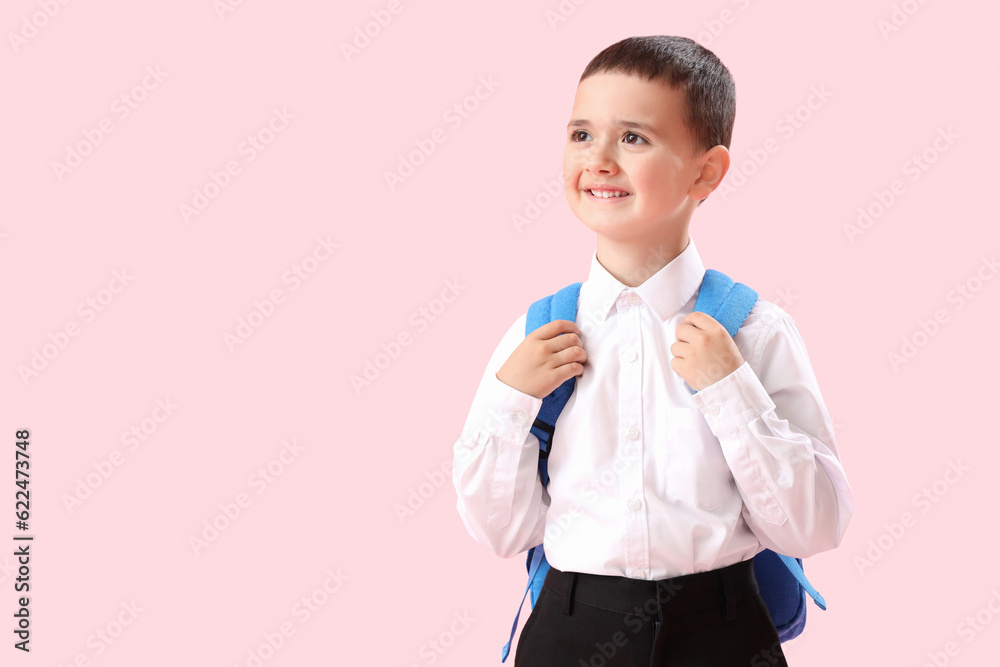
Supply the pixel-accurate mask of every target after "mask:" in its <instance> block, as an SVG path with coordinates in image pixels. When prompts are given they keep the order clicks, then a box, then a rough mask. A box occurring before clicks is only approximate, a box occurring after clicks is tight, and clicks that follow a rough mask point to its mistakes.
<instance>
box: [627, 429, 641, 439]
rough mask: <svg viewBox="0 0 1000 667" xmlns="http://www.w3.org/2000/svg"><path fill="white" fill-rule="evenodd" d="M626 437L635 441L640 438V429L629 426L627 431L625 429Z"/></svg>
mask: <svg viewBox="0 0 1000 667" xmlns="http://www.w3.org/2000/svg"><path fill="white" fill-rule="evenodd" d="M625 437H627V438H628V439H629V440H635V439H636V438H638V437H639V429H637V428H636V427H635V426H629V427H628V428H627V429H625Z"/></svg>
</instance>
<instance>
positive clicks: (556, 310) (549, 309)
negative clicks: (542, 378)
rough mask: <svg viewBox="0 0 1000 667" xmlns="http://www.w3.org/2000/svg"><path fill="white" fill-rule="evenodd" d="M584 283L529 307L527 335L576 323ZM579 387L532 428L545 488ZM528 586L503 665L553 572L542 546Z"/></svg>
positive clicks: (566, 385)
mask: <svg viewBox="0 0 1000 667" xmlns="http://www.w3.org/2000/svg"><path fill="white" fill-rule="evenodd" d="M582 285H583V283H582V282H579V283H573V284H572V285H567V286H566V287H563V288H562V289H561V290H559V291H558V292H556V293H555V294H550V295H548V296H544V297H542V298H541V299H538V300H537V301H535V302H534V303H532V304H531V306H530V307H529V308H528V316H527V318H526V320H525V323H524V335H525V336H527V335H528V334H530V333H531V332H532V331H534V330H535V329H537V328H539V327H541V326H544V325H546V324H548V323H549V322H551V321H552V320H569V321H570V322H576V313H577V307H578V305H579V298H580V287H581V286H582ZM574 387H576V376H574V377H571V378H569V379H568V380H566V381H565V382H563V383H562V384H561V385H559V386H558V387H556V389H555V391H553V392H552V393H551V394H549V395H548V396H546V397H545V398H543V399H542V406H541V407H540V408H539V410H538V417H536V418H535V422H534V424H532V426H531V433H533V434H534V435H535V437H536V438H538V475H539V477H541V480H542V486H543V487H547V486H548V485H549V461H548V457H549V451H550V449H551V447H552V434H553V433H555V426H556V420H557V419H559V413H560V412H562V409H563V408H564V407H566V403H567V401H569V397H570V394H572V393H573V389H574ZM525 565H526V567H527V568H528V586H527V588H525V590H524V595H522V596H521V604H519V605H518V606H517V614H516V615H515V616H514V624H513V625H512V626H511V628H510V637H509V638H508V639H507V643H506V644H504V646H503V648H502V649H501V651H500V662H506V661H507V656H508V655H509V654H510V645H511V642H513V641H514V633H515V632H516V631H517V624H518V622H519V621H520V619H521V609H522V608H523V607H524V600H525V598H526V597H528V593H531V606H532V608H534V606H535V601H536V600H537V599H538V594H539V593H541V590H542V586H543V584H544V583H545V576H546V575H547V574H548V573H549V563H548V561H547V560H546V559H545V549H544V548H543V546H542V545H541V544H539V545H538V546H535V547H532V548H530V549H528V555H527V562H526V563H525Z"/></svg>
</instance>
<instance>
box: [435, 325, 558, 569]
mask: <svg viewBox="0 0 1000 667" xmlns="http://www.w3.org/2000/svg"><path fill="white" fill-rule="evenodd" d="M526 319H527V314H524V315H521V316H520V317H519V318H518V319H517V321H515V322H514V324H513V325H512V326H511V328H510V329H509V330H508V331H507V333H506V334H505V335H504V337H503V339H502V340H501V341H500V344H499V345H498V346H497V348H496V350H495V351H494V353H493V356H492V358H491V359H490V361H489V363H488V364H487V366H486V371H485V373H483V378H482V381H481V382H480V384H479V389H478V391H477V392H476V396H475V398H474V399H473V402H472V408H471V409H470V410H469V416H468V418H467V419H466V422H465V426H464V427H463V429H462V435H461V437H459V439H458V441H457V442H456V443H455V447H454V462H453V467H452V482H453V483H454V485H455V491H456V492H457V493H458V513H459V515H460V516H461V517H462V522H463V523H464V524H465V527H466V530H468V531H469V534H470V535H471V536H472V537H473V538H474V539H475V540H476V541H477V542H479V543H481V544H483V545H485V546H487V547H488V548H489V549H490V550H491V551H492V552H493V553H494V554H496V555H498V556H501V557H503V558H511V557H513V556H515V555H516V554H519V553H521V552H523V551H525V550H527V549H529V548H530V547H533V546H535V545H538V544H541V543H542V536H543V534H544V526H545V513H546V511H547V509H548V507H549V502H550V501H549V495H548V492H547V491H546V490H545V489H544V487H543V486H542V482H541V478H540V477H539V475H538V438H537V437H535V436H534V435H533V434H532V433H531V426H532V424H533V423H534V421H535V418H536V417H537V416H538V412H539V410H540V409H541V407H542V399H540V398H536V397H534V396H532V395H530V394H526V393H524V392H521V391H519V390H517V389H514V388H513V387H511V386H509V385H507V384H505V383H503V382H501V381H500V380H499V379H497V376H496V373H497V371H498V370H500V367H501V366H503V364H504V363H505V362H506V361H507V359H508V358H509V357H510V355H511V353H512V352H513V351H514V349H515V348H517V346H518V345H520V343H521V341H523V340H524V327H525V321H526Z"/></svg>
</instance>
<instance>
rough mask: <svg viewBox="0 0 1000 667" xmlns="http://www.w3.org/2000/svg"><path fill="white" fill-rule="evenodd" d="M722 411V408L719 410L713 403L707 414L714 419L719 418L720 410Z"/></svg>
mask: <svg viewBox="0 0 1000 667" xmlns="http://www.w3.org/2000/svg"><path fill="white" fill-rule="evenodd" d="M720 409H721V408H719V406H718V405H716V404H715V403H712V404H711V405H709V406H708V409H707V410H706V412H708V414H709V415H711V416H712V417H715V416H717V415H718V414H719V410H720Z"/></svg>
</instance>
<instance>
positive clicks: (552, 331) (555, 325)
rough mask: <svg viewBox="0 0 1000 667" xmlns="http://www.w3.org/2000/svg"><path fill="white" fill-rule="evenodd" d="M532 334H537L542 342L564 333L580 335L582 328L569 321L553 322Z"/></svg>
mask: <svg viewBox="0 0 1000 667" xmlns="http://www.w3.org/2000/svg"><path fill="white" fill-rule="evenodd" d="M532 333H535V334H537V335H538V337H539V338H541V339H542V340H547V339H550V338H556V337H557V336H559V335H560V334H563V333H575V334H580V327H578V326H577V325H576V322H571V321H569V320H552V321H551V322H548V323H547V324H543V325H542V326H540V327H538V328H537V329H535V330H534V331H533V332H532Z"/></svg>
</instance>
